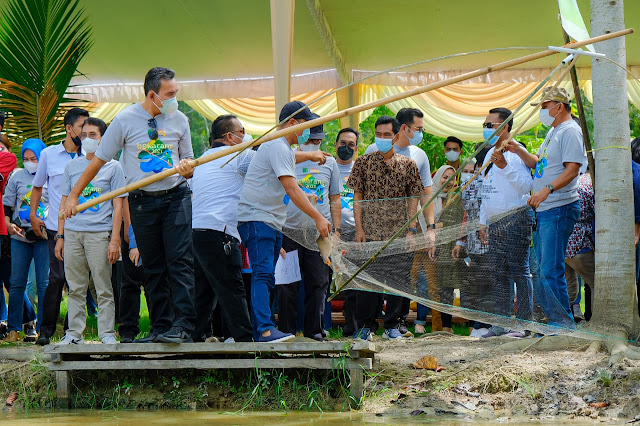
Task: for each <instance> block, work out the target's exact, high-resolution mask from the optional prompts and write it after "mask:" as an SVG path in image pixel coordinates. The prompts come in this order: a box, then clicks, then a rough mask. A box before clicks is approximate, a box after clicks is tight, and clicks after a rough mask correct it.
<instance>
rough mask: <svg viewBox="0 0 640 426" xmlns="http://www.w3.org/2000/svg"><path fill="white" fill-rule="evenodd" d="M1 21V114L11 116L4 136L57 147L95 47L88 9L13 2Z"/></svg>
mask: <svg viewBox="0 0 640 426" xmlns="http://www.w3.org/2000/svg"><path fill="white" fill-rule="evenodd" d="M0 15H1V19H0V22H2V24H1V25H0V57H1V58H2V61H0V76H1V77H0V92H2V97H0V109H1V110H3V111H6V112H8V113H9V116H8V119H7V122H6V124H5V129H4V130H5V131H6V132H7V133H8V134H10V135H11V136H12V137H16V138H18V139H19V140H20V141H21V140H24V139H26V138H40V139H42V140H43V141H45V142H46V143H49V144H50V143H53V142H57V141H59V140H60V139H62V137H63V135H64V126H63V123H62V120H61V118H62V116H63V115H64V114H65V112H66V111H67V110H68V109H69V108H71V105H68V104H66V102H69V101H70V99H67V98H65V93H66V92H67V91H68V87H69V83H70V81H71V78H72V77H73V76H74V75H75V74H76V71H77V68H78V64H79V63H80V62H81V61H82V58H83V57H84V56H85V55H86V53H87V52H88V51H89V49H90V47H91V45H92V44H93V41H92V33H91V28H90V26H89V21H88V18H87V15H86V14H85V11H84V8H82V7H80V3H79V1H78V0H40V1H31V0H9V1H7V2H5V5H4V7H3V8H2V10H1V11H0ZM75 102H77V101H75ZM15 146H16V150H17V151H19V149H20V146H19V144H15Z"/></svg>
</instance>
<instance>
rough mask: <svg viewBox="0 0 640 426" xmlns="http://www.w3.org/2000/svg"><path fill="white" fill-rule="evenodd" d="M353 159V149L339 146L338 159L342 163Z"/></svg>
mask: <svg viewBox="0 0 640 426" xmlns="http://www.w3.org/2000/svg"><path fill="white" fill-rule="evenodd" d="M352 157H353V148H349V147H348V146H346V145H345V146H339V147H338V158H340V159H341V160H342V161H348V160H351V158H352Z"/></svg>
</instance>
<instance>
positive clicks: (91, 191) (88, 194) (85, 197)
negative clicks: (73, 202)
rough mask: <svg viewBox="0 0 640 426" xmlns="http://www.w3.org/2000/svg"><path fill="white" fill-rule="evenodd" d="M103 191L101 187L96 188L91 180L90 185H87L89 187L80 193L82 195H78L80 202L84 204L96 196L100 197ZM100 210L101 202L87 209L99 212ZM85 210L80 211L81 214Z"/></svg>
mask: <svg viewBox="0 0 640 426" xmlns="http://www.w3.org/2000/svg"><path fill="white" fill-rule="evenodd" d="M101 193H102V189H101V188H96V187H95V186H93V185H92V184H91V182H89V185H87V187H86V188H85V189H83V190H82V194H80V196H79V197H78V202H79V203H80V204H82V203H84V202H86V201H89V200H93V199H94V198H98V197H99V196H100V194H101ZM98 210H100V204H96V205H95V206H93V207H89V208H88V209H87V210H85V211H90V212H97V211H98ZM85 211H82V212H80V214H82V213H84V212H85Z"/></svg>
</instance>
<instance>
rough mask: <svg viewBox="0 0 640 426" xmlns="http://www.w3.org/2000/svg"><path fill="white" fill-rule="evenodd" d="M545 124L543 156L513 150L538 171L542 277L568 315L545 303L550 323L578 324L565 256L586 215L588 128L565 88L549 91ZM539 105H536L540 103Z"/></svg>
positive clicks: (536, 198)
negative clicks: (582, 190)
mask: <svg viewBox="0 0 640 426" xmlns="http://www.w3.org/2000/svg"><path fill="white" fill-rule="evenodd" d="M541 101H543V102H542V109H541V110H540V121H542V123H543V124H545V125H546V126H553V129H551V130H550V131H549V133H548V134H547V137H546V138H545V140H544V142H543V143H542V145H541V146H540V149H539V150H538V154H537V155H533V154H530V153H529V152H527V150H526V149H524V148H522V146H521V145H519V144H517V143H515V142H513V141H510V142H509V143H508V144H507V150H509V151H511V152H513V153H516V154H517V155H518V156H519V157H520V158H522V160H523V161H524V163H525V164H526V165H527V167H530V168H534V174H533V196H532V197H531V198H529V201H528V204H529V205H530V206H531V207H533V208H534V209H536V218H537V241H536V243H537V254H538V262H539V264H540V274H541V275H542V277H544V280H545V281H546V284H548V286H549V288H550V289H551V291H552V292H553V294H554V295H555V298H556V299H557V300H558V302H559V303H560V305H561V306H562V308H563V309H564V310H565V311H566V314H567V315H566V316H564V315H561V316H559V315H558V314H557V313H556V311H555V309H553V307H552V306H549V305H548V304H549V303H550V301H548V300H543V301H542V305H543V306H542V307H543V309H544V311H545V314H546V315H547V317H548V318H549V324H552V325H565V324H566V325H568V324H573V314H572V310H571V304H570V301H569V293H568V291H567V282H566V279H565V268H564V254H565V251H566V249H567V244H568V242H569V236H570V235H571V233H572V232H573V228H574V225H575V223H576V221H577V220H578V218H579V217H580V201H579V198H580V197H579V195H578V175H579V172H580V167H582V165H583V164H584V162H585V161H586V151H585V149H584V146H583V144H582V130H581V129H580V125H578V124H577V123H576V122H575V121H574V120H573V118H572V117H571V96H570V95H569V92H567V91H566V90H565V89H563V88H556V89H555V90H552V88H551V87H547V88H545V89H544V92H543V94H542V97H541ZM538 104H539V102H538V103H535V104H533V105H538Z"/></svg>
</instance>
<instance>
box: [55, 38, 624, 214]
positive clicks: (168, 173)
mask: <svg viewBox="0 0 640 426" xmlns="http://www.w3.org/2000/svg"><path fill="white" fill-rule="evenodd" d="M633 32H634V30H633V28H628V29H625V30H621V31H616V32H612V33H609V34H604V35H601V36H598V37H593V38H590V39H587V40H582V41H579V42H576V43H572V44H570V47H571V48H578V47H582V46H586V45H588V44H594V43H597V42H600V41H605V40H609V39H612V38H616V37H621V36H625V35H629V34H632V33H633ZM557 54H558V52H555V51H553V50H548V49H547V50H543V51H540V52H538V53H532V54H529V55H525V56H521V57H519V58H515V59H511V60H508V61H504V62H500V63H497V64H494V65H490V66H488V67H484V68H479V69H477V70H474V71H470V72H466V73H463V74H460V75H459V76H456V77H452V78H448V79H446V80H442V81H438V82H435V83H431V84H427V85H425V86H421V87H417V88H415V89H412V90H408V91H406V92H404V93H398V94H396V95H393V96H389V97H386V98H382V99H377V100H375V101H372V102H369V103H366V104H362V105H357V106H354V107H351V108H348V109H345V110H342V111H338V112H335V113H333V114H329V115H327V116H324V117H320V118H316V119H314V120H310V121H306V122H304V123H300V124H297V125H295V126H291V127H287V128H285V129H280V130H277V131H275V132H273V133H271V134H268V135H263V136H261V137H259V138H258V139H257V140H255V141H253V140H252V141H247V142H243V143H241V144H238V145H235V146H232V147H229V148H227V149H224V150H221V151H218V152H215V153H213V154H209V155H205V156H202V157H200V158H197V159H194V160H192V161H191V163H190V164H191V166H192V167H197V166H199V165H201V164H205V163H208V162H210V161H213V160H216V159H218V158H221V157H225V156H227V155H229V154H232V153H234V152H238V151H242V150H244V149H246V148H248V147H250V146H255V145H260V144H262V143H265V142H268V141H270V140H274V139H277V138H280V137H282V136H286V135H289V134H291V133H294V132H296V133H297V132H300V131H302V130H304V129H310V128H312V127H315V126H319V125H321V124H324V123H327V122H329V121H333V120H335V119H340V118H344V117H347V116H350V115H352V114H357V113H360V112H363V111H366V110H369V109H374V108H377V107H379V106H382V105H385V104H388V103H392V102H396V101H399V100H402V99H405V98H409V97H412V96H416V95H420V94H422V93H426V92H429V91H432V90H436V89H440V88H442V87H445V86H449V85H451V84H455V83H459V82H462V81H465V80H469V79H471V78H475V77H478V76H482V75H485V74H489V73H491V72H494V71H499V70H503V69H505V68H510V67H513V66H516V65H521V64H524V63H527V62H531V61H535V60H537V59H542V58H545V57H547V56H552V55H557ZM177 172H178V171H177V170H176V168H175V167H174V168H171V169H167V170H163V171H162V172H160V173H158V174H155V175H153V176H148V177H146V178H144V179H141V180H139V181H137V182H134V183H131V184H128V185H125V186H124V187H122V188H118V189H116V190H114V191H111V192H108V193H106V194H103V195H101V196H99V197H97V198H94V199H92V200H90V201H87V202H84V203H82V204H80V205H78V206H76V207H75V209H74V211H75V213H79V212H81V211H84V210H86V209H88V208H90V207H93V206H95V205H97V204H100V203H103V202H105V201H109V200H111V199H113V198H115V197H118V196H120V195H123V194H125V193H127V192H131V191H134V190H137V189H140V188H142V187H144V186H147V185H150V184H152V183H154V182H157V181H159V180H162V179H164V178H166V177H169V176H171V175H174V174H176V173H177ZM61 215H64V213H62V212H61Z"/></svg>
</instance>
